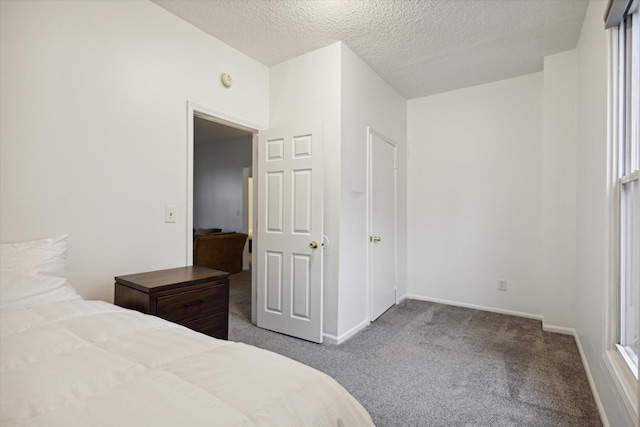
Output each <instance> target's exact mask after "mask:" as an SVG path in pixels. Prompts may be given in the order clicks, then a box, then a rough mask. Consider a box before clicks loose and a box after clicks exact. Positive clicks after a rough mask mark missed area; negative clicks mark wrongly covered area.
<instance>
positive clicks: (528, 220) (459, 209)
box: [407, 73, 543, 314]
mask: <svg viewBox="0 0 640 427" xmlns="http://www.w3.org/2000/svg"><path fill="white" fill-rule="evenodd" d="M542 94H543V76H542V73H535V74H529V75H526V76H522V77H517V78H513V79H508V80H503V81H499V82H495V83H490V84H486V85H481V86H475V87H471V88H467V89H461V90H457V91H453V92H447V93H443V94H439V95H434V96H430V97H426V98H420V99H414V100H410V101H409V103H408V112H407V123H408V125H407V141H408V147H409V148H408V151H409V153H408V177H407V180H408V183H407V187H408V189H407V199H408V207H407V211H408V220H407V230H408V244H407V266H408V267H407V282H408V292H409V296H410V297H412V298H419V299H430V300H439V301H452V302H455V303H457V304H469V305H475V306H482V307H490V308H492V309H497V310H505V311H512V312H519V313H528V314H539V313H540V312H541V310H540V303H539V298H538V286H539V283H540V271H541V263H542V259H541V255H540V253H541V248H540V244H539V238H538V236H539V234H540V231H541V218H542V210H541V205H542V186H541V172H542V167H543V164H542V161H543V157H542V155H543V153H542V142H541V139H542V102H543V100H542ZM500 279H504V280H506V281H507V291H506V292H503V291H498V280H500Z"/></svg>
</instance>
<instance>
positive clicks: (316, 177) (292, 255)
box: [256, 126, 324, 342]
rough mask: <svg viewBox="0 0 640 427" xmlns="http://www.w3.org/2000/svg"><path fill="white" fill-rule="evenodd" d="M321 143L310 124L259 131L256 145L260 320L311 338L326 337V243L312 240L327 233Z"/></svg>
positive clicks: (261, 323)
mask: <svg viewBox="0 0 640 427" xmlns="http://www.w3.org/2000/svg"><path fill="white" fill-rule="evenodd" d="M322 143H323V142H322V128H321V126H316V127H312V126H307V127H299V128H294V127H290V128H280V129H270V130H268V131H264V132H260V134H259V145H258V173H259V176H260V178H261V182H262V184H258V212H263V216H259V217H258V226H257V228H258V233H257V234H258V239H257V245H256V246H257V248H256V259H257V260H258V263H257V271H258V273H257V301H258V303H257V304H258V307H257V324H258V326H259V327H261V328H265V329H270V330H273V331H276V332H281V333H284V334H287V335H291V336H295V337H298V338H302V339H305V340H309V341H313V342H322V263H323V256H322V245H321V244H320V243H318V244H317V246H316V247H315V248H314V247H312V246H313V245H311V243H312V242H322V235H323V232H324V230H323V213H324V209H323V199H324V193H323V182H324V178H323V175H322V174H323V164H322V162H323V159H322ZM260 190H262V191H260ZM260 219H263V221H260Z"/></svg>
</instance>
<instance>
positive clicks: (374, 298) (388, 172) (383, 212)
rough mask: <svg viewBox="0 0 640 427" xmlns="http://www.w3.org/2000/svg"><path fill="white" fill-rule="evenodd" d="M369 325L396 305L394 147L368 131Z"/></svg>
mask: <svg viewBox="0 0 640 427" xmlns="http://www.w3.org/2000/svg"><path fill="white" fill-rule="evenodd" d="M369 153H370V164H369V171H370V178H369V179H370V186H369V188H370V194H369V197H370V198H369V200H370V205H369V218H370V237H369V245H370V251H369V253H370V258H369V265H370V289H371V321H373V320H375V319H377V318H378V317H379V316H380V315H381V314H382V313H384V312H385V311H387V310H388V309H389V307H391V306H392V305H394V304H395V303H396V206H397V203H396V147H395V145H394V144H392V143H391V142H389V141H388V140H386V139H385V138H384V137H382V136H381V135H379V134H377V133H376V132H373V131H371V130H370V131H369Z"/></svg>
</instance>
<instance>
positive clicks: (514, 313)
mask: <svg viewBox="0 0 640 427" xmlns="http://www.w3.org/2000/svg"><path fill="white" fill-rule="evenodd" d="M407 298H409V299H415V300H420V301H429V302H435V303H438V304H445V305H454V306H456V307H464V308H472V309H475V310H482V311H490V312H492V313H499V314H508V315H510V316H518V317H524V318H527V319H534V320H540V321H542V320H544V319H543V318H542V316H540V315H538V314H531V313H525V312H522V311H513V310H505V309H502V308H494V307H487V306H484V305H476V304H468V303H465V302H458V301H450V300H444V299H439V298H430V297H424V296H421V295H414V294H407Z"/></svg>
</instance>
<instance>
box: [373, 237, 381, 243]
mask: <svg viewBox="0 0 640 427" xmlns="http://www.w3.org/2000/svg"><path fill="white" fill-rule="evenodd" d="M380 240H382V239H381V238H380V236H373V241H374V242H379V241H380Z"/></svg>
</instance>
